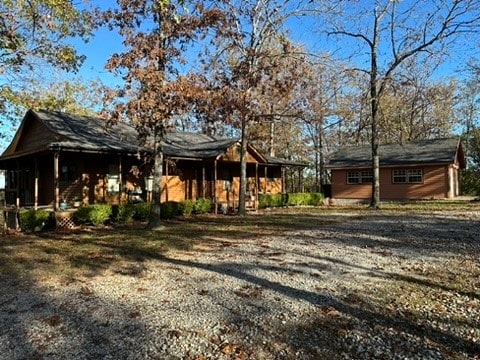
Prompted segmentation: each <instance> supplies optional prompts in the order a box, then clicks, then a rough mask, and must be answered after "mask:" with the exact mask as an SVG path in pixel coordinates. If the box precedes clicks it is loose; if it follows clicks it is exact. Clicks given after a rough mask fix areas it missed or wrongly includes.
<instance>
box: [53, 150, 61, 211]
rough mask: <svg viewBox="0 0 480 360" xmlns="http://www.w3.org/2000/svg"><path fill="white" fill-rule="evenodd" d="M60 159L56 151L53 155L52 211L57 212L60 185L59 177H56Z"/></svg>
mask: <svg viewBox="0 0 480 360" xmlns="http://www.w3.org/2000/svg"><path fill="white" fill-rule="evenodd" d="M59 157H60V152H58V151H56V152H55V154H53V188H54V194H53V202H54V205H53V209H54V210H55V211H57V210H58V208H59V204H60V199H59V198H60V188H59V186H60V184H59V175H58V160H59Z"/></svg>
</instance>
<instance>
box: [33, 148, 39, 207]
mask: <svg viewBox="0 0 480 360" xmlns="http://www.w3.org/2000/svg"><path fill="white" fill-rule="evenodd" d="M34 160H35V186H34V190H33V191H34V197H35V200H34V203H33V208H34V209H35V210H37V209H38V161H37V157H36V156H35V158H34Z"/></svg>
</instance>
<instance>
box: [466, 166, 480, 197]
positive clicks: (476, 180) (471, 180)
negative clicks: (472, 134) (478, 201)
mask: <svg viewBox="0 0 480 360" xmlns="http://www.w3.org/2000/svg"><path fill="white" fill-rule="evenodd" d="M462 195H470V196H478V195H480V170H478V169H467V170H463V172H462Z"/></svg>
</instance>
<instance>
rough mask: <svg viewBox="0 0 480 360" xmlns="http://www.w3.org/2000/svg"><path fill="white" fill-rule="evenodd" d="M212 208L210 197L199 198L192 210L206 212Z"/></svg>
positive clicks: (198, 212)
mask: <svg viewBox="0 0 480 360" xmlns="http://www.w3.org/2000/svg"><path fill="white" fill-rule="evenodd" d="M211 210H212V202H211V201H210V199H205V198H200V199H197V201H196V202H195V206H194V208H193V211H194V212H195V213H196V214H206V213H209V212H210V211H211Z"/></svg>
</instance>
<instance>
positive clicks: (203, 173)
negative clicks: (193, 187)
mask: <svg viewBox="0 0 480 360" xmlns="http://www.w3.org/2000/svg"><path fill="white" fill-rule="evenodd" d="M205 195H206V193H205V161H203V163H202V197H203V198H204V199H205Z"/></svg>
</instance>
